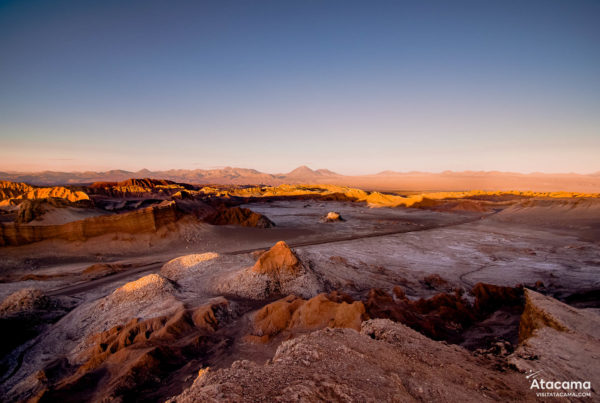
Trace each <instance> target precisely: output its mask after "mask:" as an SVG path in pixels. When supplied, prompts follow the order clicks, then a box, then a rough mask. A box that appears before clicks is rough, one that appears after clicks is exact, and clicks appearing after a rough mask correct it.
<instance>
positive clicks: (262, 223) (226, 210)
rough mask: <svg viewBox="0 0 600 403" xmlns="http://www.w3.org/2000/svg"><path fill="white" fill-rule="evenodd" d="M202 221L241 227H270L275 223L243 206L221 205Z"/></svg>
mask: <svg viewBox="0 0 600 403" xmlns="http://www.w3.org/2000/svg"><path fill="white" fill-rule="evenodd" d="M204 221H206V222H207V223H209V224H213V225H240V226H242V227H254V228H271V227H274V226H275V224H274V223H273V222H272V221H271V220H269V219H268V218H267V217H266V216H264V215H262V214H259V213H255V212H254V211H252V210H250V209H248V208H243V207H221V208H219V209H218V210H217V211H216V212H214V213H213V214H210V215H208V216H207V217H206V218H205V219H204Z"/></svg>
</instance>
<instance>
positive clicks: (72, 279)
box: [0, 171, 600, 402]
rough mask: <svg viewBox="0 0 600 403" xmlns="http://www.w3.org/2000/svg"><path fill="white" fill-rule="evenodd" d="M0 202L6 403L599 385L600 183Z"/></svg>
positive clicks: (32, 189) (21, 190) (107, 191)
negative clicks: (536, 374) (569, 188)
mask: <svg viewBox="0 0 600 403" xmlns="http://www.w3.org/2000/svg"><path fill="white" fill-rule="evenodd" d="M311 172H316V171H311ZM241 180H245V181H248V182H252V179H250V178H242V179H241ZM578 186H580V185H578ZM586 186H588V189H585V190H588V191H589V190H590V189H589V187H591V186H594V183H593V181H592V180H591V179H590V184H587V185H586ZM0 195H1V197H2V200H1V201H0V212H1V215H0V220H1V223H0V224H1V225H0V256H1V259H0V268H1V281H2V282H1V283H0V297H1V299H2V302H1V303H0V315H1V317H0V321H1V322H2V329H4V330H3V332H4V335H3V340H4V342H3V345H2V360H1V362H0V369H1V384H0V385H1V386H0V395H2V396H3V397H4V400H7V401H57V400H61V401H106V400H120V401H132V400H135V401H166V400H169V401H173V402H188V401H221V400H227V401H263V400H269V401H273V400H285V401H289V400H300V401H314V400H326V401H347V400H352V401H377V400H387V401H412V400H417V401H423V400H424V401H430V400H440V401H451V400H455V399H456V398H459V399H462V400H465V401H487V400H489V401H497V400H524V401H529V400H536V398H537V397H536V394H535V392H536V390H532V389H531V383H530V381H529V380H528V379H527V374H529V373H530V372H532V371H543V373H544V375H545V377H546V378H550V379H558V380H563V379H566V380H574V381H581V382H585V381H588V382H590V389H581V390H579V391H578V392H582V394H581V397H580V398H581V399H583V400H585V399H586V398H587V395H586V393H595V390H596V388H597V387H598V386H597V385H598V384H599V382H600V368H599V367H598V365H597V360H598V358H599V357H600V334H599V333H598V332H599V330H598V329H600V327H599V325H600V317H599V316H598V315H599V312H600V310H599V308H600V299H599V294H598V292H599V289H600V284H599V280H598V271H599V270H600V260H599V256H600V221H599V219H600V197H599V195H598V193H583V192H547V191H520V190H513V191H509V190H500V191H486V190H480V191H472V190H471V191H445V192H442V191H438V192H427V191H419V189H413V190H411V191H395V192H390V191H384V190H382V191H375V190H370V191H365V190H361V189H357V188H351V187H347V186H341V185H336V184H304V185H301V184H278V185H274V186H269V185H264V184H256V185H239V184H227V183H222V184H212V185H210V184H197V183H196V184H193V183H183V182H174V181H171V180H164V179H149V178H140V179H127V180H123V181H119V182H109V181H104V182H94V183H88V184H77V185H62V186H36V185H30V184H26V183H22V182H10V181H4V182H0ZM583 377H585V379H584V378H583ZM573 399H574V400H578V399H579V397H574V398H573Z"/></svg>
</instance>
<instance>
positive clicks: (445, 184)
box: [0, 165, 600, 193]
mask: <svg viewBox="0 0 600 403" xmlns="http://www.w3.org/2000/svg"><path fill="white" fill-rule="evenodd" d="M130 178H153V179H168V180H172V181H176V182H185V183H191V184H223V185H229V184H230V185H281V184H284V183H289V184H332V185H343V186H353V187H360V188H363V189H366V190H383V191H461V190H475V189H477V190H523V191H525V190H533V191H540V192H542V191H544V192H548V191H570V192H585V193H596V192H600V172H596V173H593V174H575V173H557V174H550V173H529V174H523V173H514V172H498V171H463V172H454V171H444V172H440V173H430V172H416V171H413V172H394V171H383V172H380V173H377V174H370V175H353V176H349V175H342V174H338V173H336V172H333V171H330V170H328V169H317V170H313V169H311V168H309V167H307V166H304V165H303V166H300V167H298V168H296V169H294V170H293V171H291V172H288V173H282V174H270V173H265V172H260V171H257V170H255V169H248V168H232V167H226V168H219V169H193V170H188V169H170V170H166V171H150V170H148V169H142V170H139V171H136V172H134V171H125V170H110V171H105V172H94V171H85V172H58V171H43V172H0V180H9V181H13V182H25V183H28V184H31V185H44V186H48V185H77V184H89V183H92V182H98V181H122V180H126V179H130Z"/></svg>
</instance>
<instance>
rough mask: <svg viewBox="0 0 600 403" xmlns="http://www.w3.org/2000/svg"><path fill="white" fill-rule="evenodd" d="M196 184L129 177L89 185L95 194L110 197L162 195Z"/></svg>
mask: <svg viewBox="0 0 600 403" xmlns="http://www.w3.org/2000/svg"><path fill="white" fill-rule="evenodd" d="M193 189H195V186H192V185H188V184H184V183H176V182H173V181H169V180H163V179H149V178H143V179H127V180H125V181H122V182H95V183H93V184H92V185H90V186H89V192H90V194H93V195H101V196H108V197H119V198H122V197H161V196H171V195H174V194H176V193H178V192H181V191H186V190H193Z"/></svg>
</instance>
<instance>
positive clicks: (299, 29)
mask: <svg viewBox="0 0 600 403" xmlns="http://www.w3.org/2000/svg"><path fill="white" fill-rule="evenodd" d="M599 21H600V2H599V1H597V0H589V1H576V0H573V1H567V0H561V1H552V0H542V1H524V0H521V1H505V0H503V1H447V0H444V1H426V0H425V1H417V0H415V1H407V2H402V1H362V2H355V1H311V0H306V1H282V0H276V1H223V0H219V1H214V2H212V1H210V2H209V1H167V0H161V1H152V0H143V1H122V0H119V1H106V0H103V1H85V0H73V1H62V0H53V1H36V0H17V1H3V0H0V169H1V170H46V169H50V170H87V169H91V170H106V169H117V168H120V169H129V170H137V169H141V168H148V169H169V168H191V169H194V168H211V167H216V166H225V165H230V166H240V167H251V168H256V169H259V170H262V171H267V172H286V171H289V170H291V169H293V168H295V167H296V166H298V165H301V164H307V165H309V166H311V167H313V168H329V169H332V170H334V171H338V172H341V173H347V174H357V173H375V172H378V171H381V170H386V169H390V170H396V171H410V170H421V171H442V170H446V169H451V170H502V171H521V172H531V171H541V172H581V173H588V172H594V171H599V170H600V23H599Z"/></svg>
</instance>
